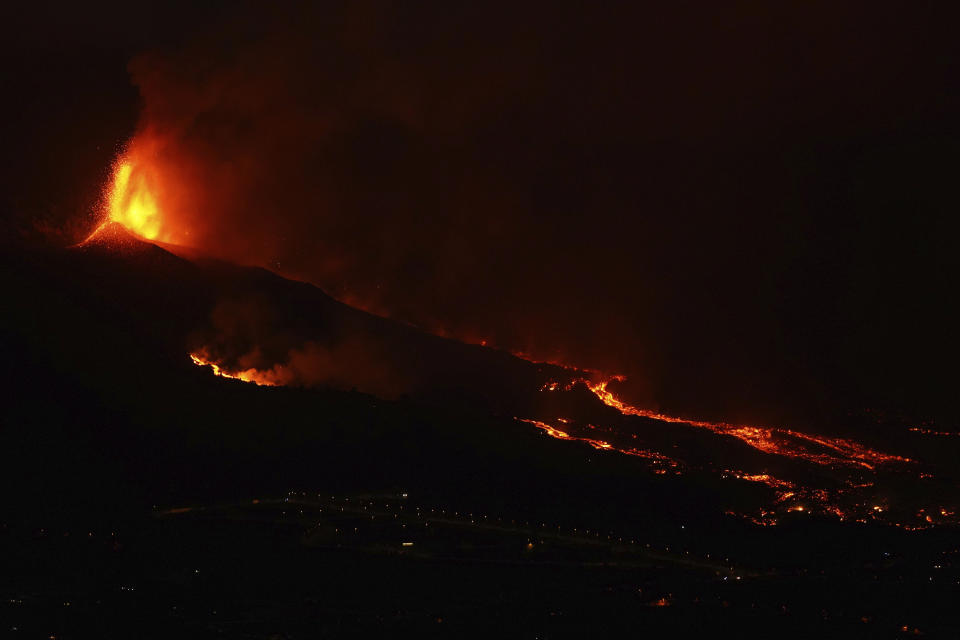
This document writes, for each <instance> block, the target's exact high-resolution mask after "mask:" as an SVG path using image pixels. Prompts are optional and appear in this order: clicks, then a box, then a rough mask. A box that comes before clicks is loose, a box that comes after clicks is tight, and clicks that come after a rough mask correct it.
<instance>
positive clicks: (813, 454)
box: [545, 376, 912, 469]
mask: <svg viewBox="0 0 960 640" xmlns="http://www.w3.org/2000/svg"><path fill="white" fill-rule="evenodd" d="M622 380H623V377H622V376H614V377H613V378H611V379H609V380H604V381H601V382H591V381H589V380H585V379H581V380H579V381H578V382H583V383H584V384H586V385H587V388H589V389H590V391H592V392H593V393H594V395H596V396H597V397H598V398H600V400H601V401H602V402H603V403H604V404H605V405H607V406H609V407H613V408H614V409H617V410H618V411H619V412H620V413H622V414H624V415H631V416H641V417H644V418H652V419H653V420H659V421H660V422H672V423H679V424H686V425H690V426H692V427H699V428H702V429H709V430H710V431H713V432H714V433H718V434H722V435H727V436H732V437H734V438H738V439H739V440H742V441H743V442H745V443H747V444H748V445H750V446H751V447H753V448H755V449H758V450H760V451H763V452H764V453H771V454H775V455H780V456H786V457H790V458H800V459H802V460H806V461H808V462H813V463H815V464H820V465H826V466H833V465H848V466H861V467H864V468H866V469H872V468H873V467H874V465H877V464H885V463H891V462H899V463H904V462H912V461H911V460H910V459H909V458H904V457H901V456H897V455H891V454H885V453H880V452H879V451H874V450H873V449H870V448H868V447H865V446H864V445H861V444H860V443H858V442H854V441H852V440H845V439H843V438H826V437H820V436H812V435H808V434H805V433H800V432H799V431H792V430H790V429H783V428H777V427H753V426H747V425H735V424H730V423H727V422H707V421H705V420H691V419H688V418H678V417H675V416H668V415H664V414H662V413H658V412H656V411H649V410H646V409H639V408H637V407H634V406H631V405H629V404H627V403H625V402H623V401H622V400H620V399H619V398H617V397H616V396H615V395H614V394H613V392H611V391H610V390H609V389H607V386H608V385H609V384H610V382H612V381H622ZM545 388H546V389H547V390H555V389H556V388H557V387H556V386H555V385H553V384H551V385H548V386H547V387H545Z"/></svg>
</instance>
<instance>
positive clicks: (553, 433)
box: [515, 418, 680, 473]
mask: <svg viewBox="0 0 960 640" xmlns="http://www.w3.org/2000/svg"><path fill="white" fill-rule="evenodd" d="M515 420H519V421H520V422H526V423H527V424H532V425H533V426H535V427H536V428H538V429H540V430H541V431H543V432H544V433H546V434H547V435H548V436H550V437H551V438H557V439H558V440H573V441H576V442H585V443H587V444H589V445H590V446H591V447H593V448H594V449H598V450H600V451H616V452H618V453H622V454H625V455H628V456H636V457H638V458H644V459H646V460H650V461H651V462H654V463H656V464H657V465H660V466H665V467H668V468H670V469H672V470H674V471H678V470H679V469H680V463H679V462H677V461H676V460H674V459H672V458H669V457H667V456H665V455H662V454H659V453H656V452H655V451H649V450H647V449H637V448H635V447H630V448H620V447H616V446H614V445H613V444H611V443H609V442H607V441H605V440H597V439H595V438H584V437H580V436H572V435H570V434H569V433H567V432H566V431H561V430H560V429H557V428H556V427H552V426H550V425H549V424H547V423H546V422H542V421H540V420H530V419H528V418H515ZM559 421H560V422H564V423H567V422H569V421H568V420H564V419H563V418H559ZM587 428H590V429H595V428H596V427H594V426H593V425H587ZM658 472H663V473H665V471H664V470H663V469H659V470H658Z"/></svg>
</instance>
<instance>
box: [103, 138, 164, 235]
mask: <svg viewBox="0 0 960 640" xmlns="http://www.w3.org/2000/svg"><path fill="white" fill-rule="evenodd" d="M156 192H157V188H156V184H155V177H154V176H153V174H152V173H151V172H149V171H148V170H146V169H145V168H144V166H143V165H142V164H141V163H137V162H136V160H135V159H134V158H131V157H128V156H127V155H125V156H124V157H121V158H120V159H119V160H118V161H117V164H116V168H115V169H114V174H113V181H112V183H111V185H110V193H109V196H108V198H109V199H108V201H107V210H108V213H109V215H110V220H112V221H113V222H119V223H120V224H122V225H123V226H125V227H126V228H127V229H129V230H130V231H132V232H134V233H136V234H137V235H139V236H143V237H144V238H146V239H148V240H154V239H156V238H157V236H159V235H160V231H161V219H160V207H159V205H158V204H157V195H156Z"/></svg>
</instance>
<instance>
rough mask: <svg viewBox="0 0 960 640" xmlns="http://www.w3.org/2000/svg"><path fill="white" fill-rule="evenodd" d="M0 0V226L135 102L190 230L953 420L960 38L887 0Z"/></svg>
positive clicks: (476, 332) (367, 292)
mask: <svg viewBox="0 0 960 640" xmlns="http://www.w3.org/2000/svg"><path fill="white" fill-rule="evenodd" d="M191 4H192V3H180V4H175V5H168V4H166V3H153V4H143V3H136V4H124V5H114V6H112V7H104V8H102V9H101V8H91V7H83V8H78V7H73V8H60V7H57V8H56V9H54V8H53V7H42V6H41V7H39V8H38V7H36V6H35V5H31V7H30V9H29V12H30V13H29V15H28V14H22V13H20V12H22V11H25V9H22V8H16V9H10V8H6V9H4V10H3V11H4V13H5V14H8V15H5V16H4V19H3V21H2V22H3V24H4V27H3V30H4V38H3V39H4V40H5V45H4V47H5V49H6V51H5V52H4V57H5V60H6V62H5V64H4V67H5V70H4V85H5V86H6V89H5V91H4V93H5V94H6V97H5V100H4V106H3V110H4V114H5V115H4V116H3V132H2V136H3V140H4V144H3V145H2V160H0V162H2V167H3V170H2V172H0V191H2V194H3V200H2V211H3V216H4V230H5V231H6V232H8V234H5V235H12V236H14V237H16V238H18V239H19V240H20V241H27V242H51V241H52V242H62V243H67V242H71V241H75V240H77V239H80V238H82V237H83V236H84V235H85V234H86V233H88V232H89V231H90V229H92V228H93V227H94V226H95V224H96V223H97V217H96V216H95V215H94V214H93V213H92V212H93V211H94V209H95V206H96V202H97V199H98V197H99V196H100V191H101V189H102V188H103V185H104V184H105V182H106V180H107V178H108V175H109V172H110V165H111V162H112V161H113V159H114V157H115V156H116V154H117V152H118V150H119V149H120V147H121V146H122V144H123V143H124V142H125V141H126V140H128V139H129V138H131V136H133V135H134V134H135V133H136V132H137V131H144V130H148V129H149V130H150V131H152V132H154V133H155V134H156V135H157V136H158V138H159V140H161V144H160V151H159V152H158V153H159V156H160V157H161V158H162V163H163V164H164V166H167V167H171V168H172V169H171V170H174V168H175V170H176V172H177V175H178V178H177V179H178V181H179V182H178V184H179V185H180V197H179V200H178V201H179V206H178V207H177V209H176V210H175V211H173V212H171V214H170V215H171V216H172V218H173V219H175V220H176V223H177V224H178V225H180V226H181V227H189V228H190V229H191V231H192V233H191V238H192V240H191V244H193V245H194V246H196V247H197V248H199V249H201V250H203V251H205V252H207V253H210V254H212V255H216V256H220V257H224V258H227V259H230V260H232V261H236V262H242V263H247V264H258V265H263V266H266V267H268V268H271V269H273V270H275V271H277V272H278V273H281V274H283V275H287V276H292V277H296V278H300V279H304V280H308V281H310V282H312V283H314V284H317V285H318V286H320V287H322V288H324V289H325V290H327V291H328V292H330V293H331V294H332V295H334V296H336V297H338V298H340V299H342V300H345V301H347V302H351V303H353V304H357V305H359V306H361V307H362V308H365V309H369V310H373V311H375V312H377V313H379V314H381V315H386V316H389V317H393V318H398V319H401V320H404V321H407V322H410V323H413V324H416V325H418V326H422V327H425V328H427V329H429V330H431V331H434V332H438V333H441V332H442V333H444V334H445V335H450V336H454V337H459V338H462V339H467V340H470V341H475V342H479V341H480V340H487V341H488V343H490V344H494V345H497V346H500V347H502V348H505V349H508V350H513V351H523V352H526V353H529V354H531V355H532V356H534V357H537V358H544V359H553V360H559V361H562V362H565V363H570V364H574V365H577V366H582V367H591V368H600V369H604V370H606V371H608V372H617V373H623V374H626V375H627V376H628V377H629V379H630V385H631V386H630V387H629V388H628V389H626V391H627V392H628V394H630V395H632V397H633V398H635V399H636V400H637V401H643V402H645V403H647V404H648V405H655V406H662V407H664V408H667V409H670V410H681V411H693V410H697V411H701V412H706V413H708V414H712V415H721V416H725V417H729V418H733V419H768V418H792V419H804V418H806V417H810V416H816V415H818V413H819V412H821V411H823V412H829V411H836V410H840V409H843V410H850V409H858V408H864V407H874V408H887V409H890V410H893V411H903V412H906V413H908V414H910V415H919V416H922V417H933V416H936V417H949V416H955V415H956V410H955V409H954V408H953V407H952V406H951V404H952V395H953V394H954V388H953V380H954V379H955V377H956V376H955V374H954V373H953V368H954V367H953V364H952V363H953V362H955V361H956V356H957V355H958V348H957V347H958V345H957V340H956V337H955V325H956V322H955V321H956V302H955V295H956V294H955V291H956V288H955V282H956V274H957V271H958V270H957V266H958V265H957V253H956V248H955V247H956V235H955V228H956V224H955V222H954V219H955V216H956V215H957V213H956V212H957V210H958V209H957V205H958V197H957V188H956V175H957V152H958V151H960V129H958V126H957V116H958V114H960V91H958V89H960V86H958V84H960V83H958V75H957V69H958V68H960V67H958V63H960V59H958V58H960V56H958V48H957V46H956V38H955V33H954V32H955V28H954V25H955V23H954V22H953V21H951V20H950V19H949V16H947V15H941V14H940V13H939V12H937V11H935V10H933V9H932V8H930V7H927V6H924V7H917V6H915V5H916V3H903V4H895V3H883V7H882V8H881V7H877V6H876V3H849V2H786V3H776V4H774V5H771V4H769V3H760V2H741V3H724V4H722V5H721V4H717V3H707V2H703V3H693V2H677V3H669V6H656V5H653V4H640V3H632V4H630V5H629V6H626V7H616V8H614V7H610V6H606V5H605V4H604V5H602V6H601V5H596V6H593V5H588V4H587V3H584V4H583V5H580V6H577V5H575V4H574V3H569V4H566V5H564V6H562V7H561V6H558V5H556V4H555V3H527V4H525V5H524V6H523V7H516V6H511V5H510V4H507V3H505V4H503V5H496V4H492V3H473V4H471V5H465V6H463V7H460V6H454V4H453V3H449V2H436V3H420V4H417V5H416V6H410V4H409V3H389V2H364V3H322V4H319V5H317V6H313V7H309V8H308V7H294V6H292V5H290V6H286V8H284V9H282V10H276V9H268V8H266V7H265V6H259V5H254V4H253V3H250V4H249V5H243V6H236V5H235V4H234V3H221V4H220V5H219V6H218V5H208V6H207V7H206V8H204V9H202V10H198V9H197V8H195V7H192V6H191Z"/></svg>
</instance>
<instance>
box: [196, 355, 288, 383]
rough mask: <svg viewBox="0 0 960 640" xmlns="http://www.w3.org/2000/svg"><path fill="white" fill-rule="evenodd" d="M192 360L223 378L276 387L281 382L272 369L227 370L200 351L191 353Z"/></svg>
mask: <svg viewBox="0 0 960 640" xmlns="http://www.w3.org/2000/svg"><path fill="white" fill-rule="evenodd" d="M190 360H192V361H193V364H195V365H197V366H198V367H210V368H211V369H212V370H213V374H214V375H216V376H220V377H221V378H230V379H231V380H241V381H243V382H251V383H253V384H256V385H260V386H263V387H276V386H279V385H281V384H283V383H282V382H280V381H279V380H277V377H276V376H275V375H271V374H272V372H270V371H260V370H258V369H245V370H243V371H226V370H224V369H223V368H222V367H221V366H220V365H218V364H217V363H216V362H213V361H212V360H210V359H208V357H207V356H205V355H203V354H199V353H191V354H190Z"/></svg>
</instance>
